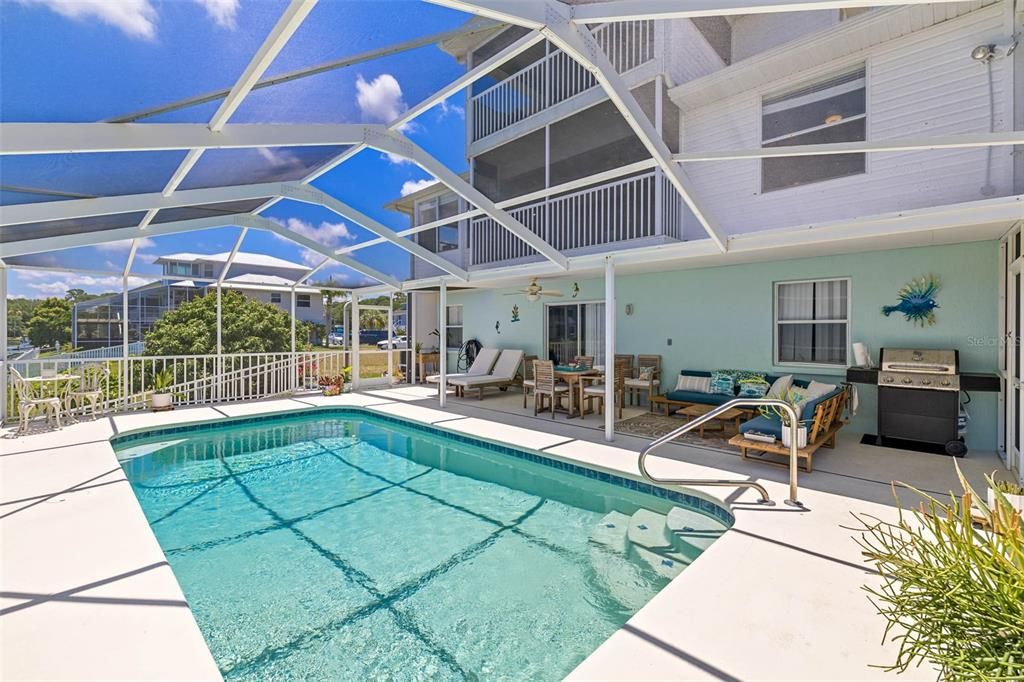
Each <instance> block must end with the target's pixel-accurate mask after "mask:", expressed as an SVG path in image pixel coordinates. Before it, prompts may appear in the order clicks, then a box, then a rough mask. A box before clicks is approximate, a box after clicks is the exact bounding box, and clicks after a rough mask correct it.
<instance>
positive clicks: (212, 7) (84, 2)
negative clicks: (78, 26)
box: [18, 0, 239, 40]
mask: <svg viewBox="0 0 1024 682" xmlns="http://www.w3.org/2000/svg"><path fill="white" fill-rule="evenodd" d="M18 2H21V3H22V4H24V5H40V6H42V7H48V8H49V9H51V10H53V11H54V12H56V13H57V14H60V15H61V16H64V17H67V18H69V19H74V20H75V21H89V20H98V21H100V22H102V23H104V24H109V25H111V26H114V27H115V28H119V29H120V30H121V31H123V32H124V33H125V34H126V35H128V36H130V37H132V38H141V39H143V40H153V39H154V38H155V37H156V24H157V19H158V17H157V11H156V8H155V7H153V5H152V3H151V2H150V0H18ZM195 3H196V4H197V5H199V6H200V7H202V8H203V9H204V10H206V14H207V15H208V16H209V17H210V19H212V20H213V21H214V22H215V23H216V24H217V25H218V26H222V27H224V28H229V29H234V28H235V26H236V24H235V19H236V17H237V15H238V7H239V0H195Z"/></svg>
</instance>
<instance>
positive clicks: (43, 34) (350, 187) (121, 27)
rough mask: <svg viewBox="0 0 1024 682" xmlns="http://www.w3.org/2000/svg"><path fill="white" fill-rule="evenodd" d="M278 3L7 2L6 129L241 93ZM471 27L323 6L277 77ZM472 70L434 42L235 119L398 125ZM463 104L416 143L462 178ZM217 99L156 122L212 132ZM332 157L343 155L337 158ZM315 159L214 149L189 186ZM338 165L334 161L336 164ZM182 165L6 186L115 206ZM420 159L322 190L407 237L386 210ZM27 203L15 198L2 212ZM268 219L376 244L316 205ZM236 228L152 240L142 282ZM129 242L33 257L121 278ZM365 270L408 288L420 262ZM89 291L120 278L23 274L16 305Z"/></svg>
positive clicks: (144, 165) (89, 161)
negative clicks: (166, 257)
mask: <svg viewBox="0 0 1024 682" xmlns="http://www.w3.org/2000/svg"><path fill="white" fill-rule="evenodd" d="M285 6H286V2H283V1H281V0H13V1H10V0H8V1H5V2H0V36H2V40H0V93H2V94H0V120H3V121H32V122H38V121H68V122H88V121H97V120H103V119H106V118H109V117H114V116H119V115H124V114H127V113H132V112H135V111H138V110H141V109H146V108H149V107H152V106H155V105H159V104H164V103H167V102H171V101H174V100H177V99H182V98H185V97H189V96H192V95H196V94H201V93H204V92H207V91H211V90H217V89H221V88H225V87H229V86H230V85H232V84H233V83H234V81H235V79H236V78H237V76H238V75H239V73H240V72H241V71H242V69H243V68H244V67H245V65H246V63H247V62H248V61H249V59H250V58H251V56H252V55H253V53H255V51H256V50H257V49H258V47H259V45H260V43H261V42H262V41H263V39H264V37H265V36H266V34H267V32H268V31H269V30H270V28H271V27H272V26H273V24H274V22H275V21H276V20H277V18H278V17H279V16H280V13H281V11H282V10H283V9H284V7H285ZM466 18H467V16H466V15H464V14H461V13H458V12H453V11H450V10H447V9H444V8H439V7H436V6H434V5H430V4H426V3H422V2H414V1H412V0H374V1H367V0H321V2H320V3H319V4H318V5H317V7H316V8H314V10H313V11H312V12H311V14H310V16H309V17H308V18H307V19H306V21H305V22H304V24H303V25H302V27H301V28H300V29H299V30H298V31H297V32H296V34H295V35H294V36H293V37H292V39H291V41H289V44H288V45H287V47H286V48H285V49H284V50H283V51H282V52H281V54H280V55H279V56H278V58H277V59H276V60H275V61H274V63H273V64H272V65H271V67H270V69H269V70H268V75H273V74H275V73H280V72H284V71H290V70H292V69H296V68H300V67H304V66H311V65H315V64H318V63H321V62H324V61H328V60H332V59H336V58H339V57H343V56H346V55H349V54H354V53H359V52H362V51H365V50H370V49H373V48H376V47H383V46H386V45H389V44H392V43H395V42H400V41H404V40H408V39H410V38H415V37H418V36H422V35H425V34H428V33H434V32H437V31H444V30H448V29H451V28H455V27H457V26H459V25H461V24H462V23H463V22H464V21H465V20H466ZM463 72H464V68H463V67H462V66H461V65H460V64H458V63H457V62H456V61H455V60H454V59H453V58H451V57H450V56H448V55H446V54H445V53H443V52H442V51H441V50H439V49H438V48H437V47H435V46H429V47H424V48H419V49H417V50H413V51H409V52H404V53H400V54H397V55H393V56H389V57H387V58H384V59H380V60H376V61H373V62H368V63H363V64H360V65H357V66H354V67H350V68H346V69H341V70H337V71H332V72H328V73H325V74H318V75H316V76H312V77H309V78H305V79H301V80H298V81H293V82H290V83H286V84H283V85H281V86H275V87H272V88H266V89H263V90H258V91H255V92H254V93H252V94H251V95H250V96H249V97H248V98H247V99H246V101H245V102H244V103H243V105H242V106H241V107H240V108H239V110H238V111H237V112H236V114H235V115H234V116H233V118H232V119H231V122H234V123H307V122H310V123H349V122H368V123H380V122H386V121H387V120H389V119H390V118H393V117H394V116H395V115H397V114H398V113H401V112H402V111H403V110H404V109H405V108H407V107H408V106H410V105H412V104H415V103H416V102H418V101H419V100H421V99H422V98H424V97H426V96H428V95H429V94H430V93H432V92H434V91H435V90H437V89H438V88H439V87H441V86H443V85H444V84H445V83H447V82H448V81H450V80H452V79H454V78H456V77H458V76H459V75H460V74H461V73H463ZM463 104H464V101H463V96H462V94H459V95H457V96H455V97H453V98H451V99H450V100H449V101H448V102H445V103H444V104H443V105H441V106H438V107H435V108H434V109H433V110H431V111H429V112H427V113H425V114H424V115H422V116H420V117H419V118H418V119H416V121H415V122H414V124H413V125H412V126H411V127H410V128H409V129H408V130H406V131H405V132H406V134H407V135H409V136H410V137H411V138H412V139H413V140H415V141H416V142H417V143H419V144H420V145H421V146H423V147H425V148H426V149H428V150H429V151H430V152H431V153H433V154H434V155H435V156H437V157H438V158H439V159H440V160H441V161H442V162H443V163H445V164H446V165H447V166H448V167H449V168H451V169H453V170H455V171H457V172H461V171H463V170H464V169H465V165H466V162H465V132H464V126H465V121H464V111H463ZM216 107H217V103H211V104H206V105H200V106H196V107H191V108H187V109H183V110H180V111H177V112H172V113H169V114H163V115H160V116H158V117H153V118H150V119H146V120H147V121H149V122H191V123H205V122H206V121H207V120H208V119H209V117H210V116H211V115H212V113H213V111H215V109H216ZM328 151H329V152H332V153H333V152H335V151H337V150H328ZM311 155H312V156H323V155H324V153H323V152H322V150H321V151H319V152H318V151H317V150H312V149H309V148H307V149H304V150H298V149H296V150H289V149H271V150H244V151H235V150H233V151H224V150H220V151H211V152H207V153H206V154H205V155H204V157H203V159H202V160H201V161H200V164H199V165H197V166H196V168H195V169H194V170H193V172H192V173H191V174H190V175H189V176H188V177H187V178H186V181H185V182H184V183H183V185H182V188H188V187H198V186H212V185H218V184H234V183H237V182H255V181H259V180H260V179H261V178H265V177H267V174H274V173H277V172H278V171H280V172H300V171H301V170H302V169H303V168H304V167H306V166H308V165H309V162H310V158H309V157H310V156H311ZM327 155H330V154H327ZM181 156H182V153H180V152H151V153H127V154H88V155H59V156H50V157H3V160H2V162H0V184H5V185H27V186H34V187H44V188H51V189H62V190H71V191H75V192H80V193H85V194H98V195H111V194H124V193H134V192H144V191H159V189H161V188H162V187H163V185H164V183H165V182H166V181H167V179H168V177H169V175H170V172H171V171H173V169H174V168H175V167H176V166H177V163H178V161H179V160H180V158H181ZM428 179H429V176H427V175H426V174H425V173H424V172H423V171H421V170H420V169H418V168H417V167H415V166H413V165H412V164H409V163H404V162H399V161H398V160H395V159H389V158H387V157H386V156H384V155H382V154H380V153H379V152H375V151H372V150H367V151H364V152H362V153H361V154H359V155H358V156H356V157H354V158H353V159H351V160H350V161H348V162H347V163H345V164H343V165H342V166H340V167H338V168H337V169H335V170H333V171H331V172H330V173H328V174H327V175H325V176H323V177H322V178H320V179H318V180H317V181H316V183H315V184H316V185H317V186H318V187H320V188H321V189H324V190H325V191H328V192H329V193H331V194H333V195H334V196H337V197H338V198H340V199H341V200H343V201H345V202H346V203H348V204H350V205H352V206H354V207H355V208H357V209H359V210H360V211H363V212H364V213H366V214H368V215H370V216H372V217H374V218H376V219H377V220H380V221H381V222H383V223H384V224H386V225H389V226H391V227H392V228H395V229H401V228H404V227H407V226H408V220H407V218H406V217H405V216H402V215H400V214H398V213H395V212H392V211H388V210H386V209H384V207H383V206H384V204H385V203H387V202H388V201H390V200H392V199H394V198H395V197H398V196H399V195H400V194H401V192H402V191H403V187H404V188H406V190H408V189H409V188H412V187H415V186H417V184H416V183H422V182H423V181H425V180H428ZM27 199H28V197H26V196H25V195H17V194H15V193H10V192H3V193H2V196H0V201H3V202H4V203H18V202H21V201H25V200H27ZM264 215H266V216H267V217H270V218H273V219H275V220H279V221H281V222H282V223H284V224H285V225H288V226H289V227H291V228H292V229H296V230H298V231H300V232H302V233H303V234H305V235H307V236H311V237H313V238H314V239H316V240H317V241H321V242H323V243H325V244H330V245H332V246H345V245H348V244H354V243H358V242H360V241H363V240H366V239H370V238H372V237H373V235H371V234H369V233H368V232H367V231H366V230H364V229H362V228H360V227H358V226H356V225H353V224H351V223H349V222H347V221H345V220H343V219H341V218H339V217H338V216H336V215H334V214H332V213H330V212H329V211H326V210H324V209H320V208H318V207H314V206H308V205H304V204H299V203H297V202H290V201H288V202H280V203H278V204H277V205H275V206H273V207H272V208H270V209H269V210H267V211H266V212H265V213H264ZM237 234H238V230H237V229H235V228H224V229H221V230H215V231H214V230H208V231H205V232H203V233H190V234H183V235H170V236H164V237H159V238H156V239H152V240H147V241H145V242H144V243H143V244H142V248H141V249H140V256H139V258H138V259H137V261H136V267H135V268H134V270H136V271H138V272H142V273H150V272H152V273H155V272H157V268H156V267H155V266H153V265H152V264H151V261H152V259H153V258H155V257H156V256H157V255H161V254H168V253H173V252H176V251H193V252H195V251H202V252H211V253H212V252H217V251H226V250H229V249H230V248H231V246H232V244H233V242H234V240H235V238H236V237H237ZM243 249H244V250H246V251H254V252H258V253H268V254H272V255H276V256H278V257H281V258H286V259H289V260H294V261H299V262H319V258H315V257H314V256H313V254H310V253H308V252H306V251H305V250H304V249H302V248H300V247H298V246H296V245H294V244H292V243H290V242H284V241H282V240H280V239H278V238H275V237H274V236H273V235H270V234H266V233H262V232H257V231H250V232H249V235H248V236H247V237H246V240H245V242H244V244H243ZM126 255H127V244H111V245H106V246H104V247H102V248H95V247H94V248H81V249H74V250H69V251H67V252H56V253H51V254H47V255H45V256H42V255H41V256H38V257H34V258H32V259H31V260H32V262H38V263H45V264H48V265H57V266H60V265H67V264H70V263H76V264H79V265H80V264H82V263H88V264H89V265H88V266H87V267H91V268H97V269H107V268H113V269H115V270H119V269H120V267H121V266H123V263H124V260H125V257H126ZM355 258H356V259H357V260H359V261H361V262H365V263H366V264H367V265H369V266H371V267H373V268H376V269H378V270H380V271H383V272H386V273H388V274H392V275H395V276H398V277H400V278H402V277H407V276H408V269H409V259H408V256H407V255H406V254H405V253H404V252H403V251H401V250H400V249H398V248H397V247H392V246H387V247H381V246H378V247H372V248H369V249H366V250H363V251H357V252H355ZM322 273H323V275H324V276H325V277H331V276H333V278H334V279H335V281H337V282H338V283H339V284H359V283H360V280H361V277H360V276H358V275H355V274H354V273H353V272H352V271H347V270H346V269H345V268H342V267H340V266H339V267H333V268H330V269H325V270H324V271H322ZM69 287H81V288H84V289H87V290H90V291H109V290H115V289H117V288H118V287H119V282H118V280H117V279H116V278H106V277H99V276H89V275H75V274H72V273H68V274H67V275H64V274H53V273H50V274H46V275H43V274H40V273H27V272H25V271H21V272H20V273H19V272H18V271H15V272H14V273H12V275H11V278H10V295H11V296H32V297H36V296H42V295H59V294H61V293H62V289H64V288H69Z"/></svg>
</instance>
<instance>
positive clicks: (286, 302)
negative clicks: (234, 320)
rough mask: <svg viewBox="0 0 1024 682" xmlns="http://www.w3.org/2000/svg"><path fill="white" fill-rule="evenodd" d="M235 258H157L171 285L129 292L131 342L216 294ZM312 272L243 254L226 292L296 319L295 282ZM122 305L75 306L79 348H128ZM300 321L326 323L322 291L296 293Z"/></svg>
mask: <svg viewBox="0 0 1024 682" xmlns="http://www.w3.org/2000/svg"><path fill="white" fill-rule="evenodd" d="M230 255H231V254H230V253H214V254H197V253H176V254H171V255H168V256H161V257H160V258H157V259H156V260H155V261H154V263H155V264H157V265H159V266H161V269H162V273H161V274H162V275H163V276H164V277H166V279H161V280H159V281H156V282H152V283H149V284H145V285H143V286H139V287H136V288H134V289H131V290H129V291H128V315H127V319H128V340H129V341H130V342H135V341H143V340H144V339H145V335H146V332H148V331H149V330H150V329H152V328H153V325H154V324H156V321H157V320H159V319H160V318H161V317H162V316H163V315H164V313H166V312H167V311H169V310H174V309H175V308H177V307H178V306H179V305H181V304H182V303H185V302H187V301H191V300H192V299H193V298H196V297H197V296H203V295H205V294H206V293H207V292H208V291H210V290H212V287H214V286H215V283H216V279H217V278H218V277H219V276H220V273H221V272H222V271H223V270H224V264H225V263H226V262H227V260H228V258H229V257H230ZM308 270H309V268H308V267H307V266H305V265H303V264H301V263H293V262H291V261H288V260H284V259H283V258H276V257H274V256H268V255H265V254H261V253H246V252H242V251H240V252H238V253H237V254H235V257H234V259H233V260H232V262H231V268H230V270H229V271H228V273H227V276H226V277H225V278H224V281H223V283H222V284H221V287H222V288H223V289H234V290H238V291H241V292H242V293H243V294H244V295H245V296H246V297H247V298H251V299H255V300H260V301H263V302H265V303H271V304H273V305H275V306H277V307H278V308H280V309H281V310H283V311H285V312H289V313H290V311H291V290H292V282H294V281H295V280H297V279H298V278H300V277H302V276H303V275H305V274H306V272H308ZM186 278H188V279H186ZM192 278H195V279H192ZM122 304H123V301H122V295H121V294H111V295H109V296H103V297H101V298H95V299H92V300H89V301H84V302H82V303H77V304H75V306H74V308H73V310H72V316H71V326H72V338H73V339H74V343H75V345H76V346H77V347H79V348H104V347H108V346H116V345H119V344H120V343H121V342H122V331H121V324H122V319H123V311H122ZM295 317H296V319H297V320H300V321H302V322H312V323H315V324H323V323H324V302H323V297H322V296H321V294H320V290H319V289H316V288H314V287H310V286H301V285H300V286H297V287H295Z"/></svg>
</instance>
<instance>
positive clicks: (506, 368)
mask: <svg viewBox="0 0 1024 682" xmlns="http://www.w3.org/2000/svg"><path fill="white" fill-rule="evenodd" d="M481 352H482V351H481ZM523 355H524V353H523V351H521V350H505V351H502V352H501V356H500V357H499V358H498V362H497V364H496V365H494V371H493V372H491V373H490V374H484V375H476V376H465V377H459V378H457V379H452V383H453V384H455V385H456V386H474V385H477V384H491V383H494V384H499V383H502V382H508V383H511V382H512V380H513V379H515V378H516V373H517V372H518V371H519V365H520V364H522V362H523Z"/></svg>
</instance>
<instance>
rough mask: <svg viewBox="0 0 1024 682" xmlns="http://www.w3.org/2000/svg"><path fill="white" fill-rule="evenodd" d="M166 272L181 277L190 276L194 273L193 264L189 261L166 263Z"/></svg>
mask: <svg viewBox="0 0 1024 682" xmlns="http://www.w3.org/2000/svg"><path fill="white" fill-rule="evenodd" d="M164 274H166V275H176V276H179V277H189V276H191V275H192V266H190V265H189V264H188V263H177V262H174V263H165V264H164Z"/></svg>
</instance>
